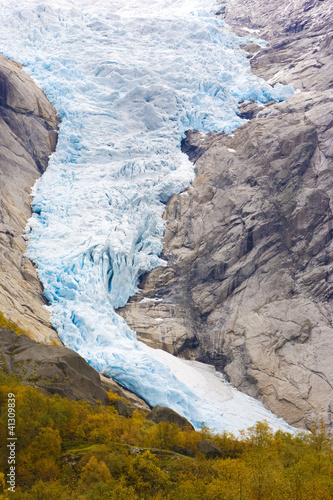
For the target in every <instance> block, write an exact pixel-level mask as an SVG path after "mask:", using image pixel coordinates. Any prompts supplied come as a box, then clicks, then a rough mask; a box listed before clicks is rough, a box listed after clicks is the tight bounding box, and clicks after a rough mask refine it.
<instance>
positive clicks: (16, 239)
mask: <svg viewBox="0 0 333 500" xmlns="http://www.w3.org/2000/svg"><path fill="white" fill-rule="evenodd" d="M58 123H59V119H58V117H57V115H56V113H55V110H54V108H53V107H52V105H51V104H50V103H49V101H48V100H47V99H46V97H45V95H44V94H43V92H42V91H41V90H40V89H39V88H38V87H37V86H36V85H35V84H34V82H33V81H32V80H31V78H30V77H29V76H28V75H27V74H26V73H24V72H23V71H22V69H21V66H20V65H18V64H16V63H14V62H12V61H8V60H6V59H5V58H4V57H2V56H0V311H1V312H2V313H3V314H4V315H5V317H6V318H7V319H8V320H10V321H13V322H15V323H17V325H18V326H19V327H21V328H22V329H24V330H27V331H29V333H30V334H31V336H32V337H33V338H35V339H36V340H40V341H45V342H55V343H60V340H59V339H58V337H57V334H56V332H55V331H54V330H53V328H52V327H51V324H50V321H49V313H48V312H47V310H46V309H45V308H44V307H43V306H44V305H45V304H46V301H45V298H44V296H43V290H42V286H41V284H40V282H39V280H38V277H37V274H36V271H35V269H34V267H33V265H32V263H31V262H30V260H29V259H27V258H26V257H25V256H24V253H25V251H26V248H25V241H24V239H23V231H24V228H25V225H26V222H27V219H28V218H29V217H30V216H31V208H30V201H31V197H30V193H31V188H32V186H33V185H34V183H35V181H36V179H38V177H40V176H41V174H42V173H43V172H44V171H45V169H46V167H47V163H48V158H49V156H50V154H51V153H52V152H53V151H54V149H55V146H56V142H57V129H58Z"/></svg>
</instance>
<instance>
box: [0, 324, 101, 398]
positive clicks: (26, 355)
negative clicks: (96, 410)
mask: <svg viewBox="0 0 333 500" xmlns="http://www.w3.org/2000/svg"><path fill="white" fill-rule="evenodd" d="M0 356H1V368H2V369H3V370H4V371H5V372H7V373H15V374H16V375H17V376H18V377H19V379H21V380H22V381H23V382H24V383H26V384H30V385H33V386H35V387H37V388H38V389H39V390H41V391H42V392H43V393H45V394H49V395H51V394H59V395H60V396H62V397H66V398H67V399H69V400H79V399H83V400H85V401H89V402H90V403H96V401H101V402H102V403H104V404H106V403H107V402H108V395H107V392H106V390H105V389H104V388H103V386H102V383H101V380H100V376H99V374H98V372H96V370H94V369H93V368H92V367H91V366H90V365H89V364H88V363H87V362H86V361H85V360H84V359H83V358H81V356H79V355H78V354H76V353H75V352H73V351H71V350H70V349H68V348H67V347H62V346H50V345H44V344H39V343H37V342H35V341H34V340H32V339H30V338H29V337H27V336H26V335H16V333H14V332H12V331H11V330H9V329H4V328H0Z"/></svg>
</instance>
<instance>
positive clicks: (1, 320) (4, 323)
mask: <svg viewBox="0 0 333 500" xmlns="http://www.w3.org/2000/svg"><path fill="white" fill-rule="evenodd" d="M0 326H1V327H2V328H9V329H10V330H12V331H13V332H15V333H17V335H26V336H27V337H30V335H29V333H28V332H26V331H25V330H22V328H20V327H19V326H18V325H17V324H16V323H14V322H13V321H9V320H8V319H6V318H5V316H4V315H3V313H2V312H1V311H0Z"/></svg>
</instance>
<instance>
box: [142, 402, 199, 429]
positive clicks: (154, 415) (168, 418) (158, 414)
mask: <svg viewBox="0 0 333 500" xmlns="http://www.w3.org/2000/svg"><path fill="white" fill-rule="evenodd" d="M146 418H147V420H151V421H152V422H155V423H156V424H158V423H159V422H170V423H171V424H175V425H177V427H179V428H180V429H186V428H188V429H191V430H194V427H193V425H192V424H191V423H190V422H189V421H188V420H186V418H184V417H182V416H181V415H179V413H177V412H176V411H174V410H171V409H170V408H167V407H166V406H160V405H156V406H154V408H153V409H152V410H151V412H149V413H148V415H147V417H146Z"/></svg>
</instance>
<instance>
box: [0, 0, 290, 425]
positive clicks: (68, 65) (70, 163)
mask: <svg viewBox="0 0 333 500" xmlns="http://www.w3.org/2000/svg"><path fill="white" fill-rule="evenodd" d="M56 5H57V6H56V7H55V2H53V1H52V0H44V1H39V0H19V1H18V0H12V1H11V2H10V3H8V2H7V0H0V19H1V31H0V50H1V52H2V53H3V54H4V55H5V56H6V57H8V58H12V59H15V60H17V61H19V62H21V63H22V64H23V65H24V66H25V70H26V71H27V72H28V73H29V74H30V75H31V76H32V78H33V79H34V80H35V81H36V83H37V84H38V85H39V86H40V87H41V88H42V89H43V90H44V92H45V93H46V95H47V97H48V98H49V100H50V101H51V102H52V103H53V104H54V106H55V108H56V110H57V112H58V114H59V116H60V118H61V125H60V132H59V141H58V145H57V150H56V152H55V153H54V154H53V155H52V156H51V158H50V162H49V167H48V169H47V171H46V173H45V174H44V175H43V176H42V177H41V179H40V180H39V181H38V182H37V184H36V186H35V187H34V190H33V194H34V199H33V211H34V215H33V217H32V218H31V219H30V221H29V223H28V226H27V230H26V237H27V239H28V256H29V257H30V258H31V260H33V262H35V263H36V265H37V267H38V275H39V278H40V280H41V282H42V283H43V286H44V290H45V296H46V298H47V299H48V301H49V302H50V306H49V308H50V311H51V315H52V324H53V326H54V327H55V328H56V329H57V331H58V334H59V337H60V338H61V340H62V341H63V342H64V344H65V345H66V346H68V347H70V348H71V349H73V350H75V351H77V352H78V353H79V354H80V355H81V356H83V357H84V358H85V359H86V360H87V361H88V362H89V363H90V364H91V365H92V366H93V367H94V368H95V369H96V370H98V371H100V372H102V373H104V374H106V375H107V376H109V377H111V378H112V379H114V380H115V381H117V382H118V383H120V384H121V385H122V386H124V387H126V388H128V389H130V390H131V391H133V392H135V393H136V394H138V395H139V396H141V397H142V398H143V399H145V400H146V401H147V402H148V403H149V404H150V405H151V406H154V405H156V404H160V405H165V406H169V407H171V408H173V409H174V410H175V411H177V412H179V413H180V414H182V415H184V416H185V417H186V418H188V419H189V420H190V421H191V422H192V423H193V424H194V425H195V427H196V428H199V427H200V425H201V423H202V422H204V423H205V425H207V426H209V427H211V428H212V429H214V430H215V431H217V432H221V431H223V430H227V431H232V432H238V431H239V430H240V429H243V428H246V427H248V426H249V425H253V424H254V423H255V422H256V420H264V419H266V420H267V421H268V422H269V424H270V425H271V426H272V427H273V428H274V429H275V430H276V429H283V430H289V431H290V430H291V427H289V426H288V425H287V424H286V423H285V422H283V421H282V420H281V419H278V418H277V417H275V416H274V415H273V414H271V413H270V412H269V411H267V410H266V409H265V408H264V407H263V405H261V403H259V402H257V401H255V400H253V399H251V398H249V397H248V396H245V395H244V394H241V393H239V392H237V391H236V389H234V388H232V387H231V386H229V385H228V384H226V383H225V382H224V381H223V379H222V378H221V375H220V374H217V373H216V372H215V371H214V370H213V369H212V368H211V367H202V366H201V365H200V364H196V363H195V362H192V363H190V362H186V361H183V360H180V359H177V358H174V357H173V356H171V355H170V354H168V353H165V352H163V351H159V350H154V349H151V348H149V347H147V346H146V345H145V344H143V343H141V342H139V341H137V339H136V335H135V332H133V331H132V330H131V329H130V328H129V327H128V326H127V325H126V323H125V322H124V320H123V319H122V318H121V317H120V316H118V315H117V314H116V312H115V309H117V308H118V307H120V306H123V305H124V304H125V303H126V302H127V300H128V298H129V297H130V296H131V295H133V294H134V293H135V292H136V290H137V285H138V282H139V279H140V276H141V275H142V274H143V273H146V272H148V271H150V270H151V269H153V268H154V267H156V266H160V265H167V263H166V262H164V261H163V260H162V259H160V257H159V255H160V253H161V250H162V244H161V239H162V236H163V230H164V223H163V219H162V215H163V212H164V209H165V203H166V202H167V200H168V199H169V197H170V196H171V195H172V194H175V193H180V192H182V191H183V190H184V189H185V188H187V187H188V186H189V184H190V182H191V180H192V179H193V176H194V170H193V165H192V164H191V163H190V162H189V160H188V159H187V157H186V156H185V155H184V154H183V153H182V152H181V150H180V142H181V139H182V138H183V137H184V133H185V131H186V130H188V129H197V130H201V131H202V132H203V133H206V132H209V131H220V132H224V133H226V134H230V133H232V132H233V131H234V130H235V129H236V128H237V127H238V126H240V125H241V124H243V123H244V122H245V120H242V119H240V118H239V117H238V116H237V109H238V104H239V102H240V101H242V100H251V101H256V102H258V103H264V102H266V101H267V100H271V99H273V100H275V101H281V100H283V99H286V98H287V97H289V96H290V95H292V94H293V93H294V91H293V88H292V87H291V86H283V85H280V84H277V85H276V86H275V87H274V88H273V87H271V86H270V85H268V84H267V83H266V82H265V81H263V80H261V79H259V78H257V77H256V76H254V75H253V74H252V73H251V70H250V65H249V62H248V61H247V59H246V56H245V53H244V52H243V51H242V50H241V49H240V46H241V45H242V44H244V43H245V42H246V41H250V40H251V36H250V35H249V37H248V38H247V39H245V40H244V39H241V38H239V37H237V36H236V35H234V34H232V33H231V32H230V30H229V29H228V27H227V26H225V25H224V22H223V20H222V19H220V18H218V17H217V16H215V15H214V13H215V12H216V11H217V10H218V2H216V1H215V0H152V1H150V2H147V3H145V2H143V1H142V0H141V1H140V0H127V1H126V3H125V5H124V3H123V2H121V1H120V0H111V1H110V0H95V1H94V2H91V0H58V1H57V3H56ZM208 381H209V382H208Z"/></svg>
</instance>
